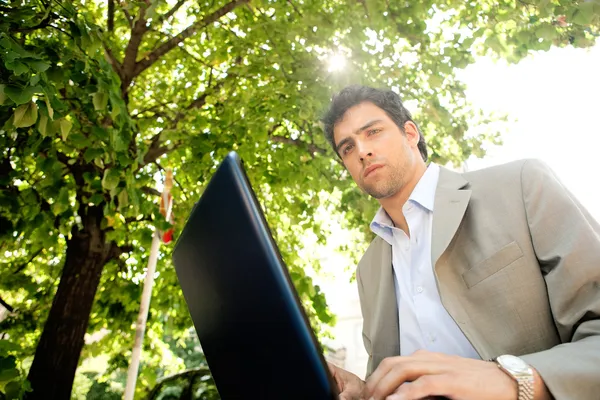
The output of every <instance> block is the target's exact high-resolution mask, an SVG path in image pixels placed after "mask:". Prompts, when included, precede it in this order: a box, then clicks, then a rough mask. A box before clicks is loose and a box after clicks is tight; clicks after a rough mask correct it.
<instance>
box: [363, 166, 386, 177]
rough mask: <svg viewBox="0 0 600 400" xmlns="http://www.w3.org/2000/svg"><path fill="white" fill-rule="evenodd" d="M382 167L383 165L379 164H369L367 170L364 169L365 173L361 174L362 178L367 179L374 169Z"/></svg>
mask: <svg viewBox="0 0 600 400" xmlns="http://www.w3.org/2000/svg"><path fill="white" fill-rule="evenodd" d="M381 167H383V165H381V164H371V165H369V166H368V167H367V169H365V172H364V173H363V177H365V178H366V177H367V176H369V175H370V174H371V172H373V171H375V170H376V169H379V168H381Z"/></svg>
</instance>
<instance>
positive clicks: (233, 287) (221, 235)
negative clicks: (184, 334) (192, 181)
mask: <svg viewBox="0 0 600 400" xmlns="http://www.w3.org/2000/svg"><path fill="white" fill-rule="evenodd" d="M173 262H174V264H175V269H176V271H177V277H178V279H179V283H180V284H181V288H182V290H183V295H184V297H185V301H186V303H187V305H188V308H189V311H190V315H191V317H192V320H193V322H194V326H195V328H196V332H197V333H198V337H199V339H200V343H201V345H202V349H203V351H204V354H205V356H206V361H207V362H208V366H209V368H210V370H211V372H212V375H213V379H214V381H215V384H216V386H217V389H218V391H219V394H220V396H221V398H222V399H223V400H229V399H266V400H268V399H277V400H281V399H292V400H293V399H302V400H307V399H310V400H337V399H338V388H337V385H336V383H335V381H334V380H333V378H332V376H331V374H330V373H329V369H328V367H327V364H326V363H325V360H324V358H323V353H322V350H321V348H320V346H319V343H318V342H317V340H316V338H315V335H314V332H313V331H312V329H311V327H310V325H309V322H308V318H307V317H306V314H305V312H304V309H303V308H302V305H301V303H300V300H299V297H298V294H297V293H296V290H295V288H294V286H293V284H292V281H291V279H290V276H289V273H288V270H287V268H286V266H285V265H284V263H283V261H282V259H281V256H280V253H279V250H278V249H277V246H276V244H275V242H274V241H273V238H272V236H271V233H270V231H269V228H268V225H267V222H266V220H265V218H264V215H263V213H262V212H261V208H260V206H259V203H258V201H257V199H256V196H255V194H254V192H253V190H252V188H251V186H250V183H249V181H248V177H247V176H246V173H245V171H244V169H243V166H242V162H241V160H240V158H239V156H238V155H237V154H236V153H235V152H231V153H229V155H227V157H226V158H225V160H224V161H223V162H222V164H221V165H220V166H219V168H218V169H217V171H216V172H215V174H214V176H213V177H212V179H211V180H210V182H209V184H208V186H207V187H206V190H205V191H204V193H203V194H202V196H201V198H200V200H199V201H198V202H197V203H196V205H195V207H194V209H193V210H192V212H191V214H190V216H189V219H188V221H187V222H186V225H185V227H184V229H183V232H182V233H181V236H180V238H179V240H178V241H177V244H176V246H175V249H174V251H173Z"/></svg>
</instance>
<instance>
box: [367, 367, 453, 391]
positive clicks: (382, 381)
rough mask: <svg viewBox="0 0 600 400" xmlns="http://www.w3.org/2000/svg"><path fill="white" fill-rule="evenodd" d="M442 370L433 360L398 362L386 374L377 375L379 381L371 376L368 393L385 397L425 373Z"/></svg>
mask: <svg viewBox="0 0 600 400" xmlns="http://www.w3.org/2000/svg"><path fill="white" fill-rule="evenodd" d="M440 372H442V370H441V369H440V366H439V365H437V363H433V362H427V361H410V362H397V363H396V364H395V365H394V366H393V367H391V368H390V369H388V370H387V373H386V374H385V375H383V376H381V375H380V377H375V378H378V379H379V380H378V381H375V379H373V380H371V378H369V381H368V382H367V389H366V394H367V396H371V397H373V398H375V399H384V398H385V397H386V396H388V395H390V394H392V393H393V392H394V391H395V390H396V389H398V387H400V385H403V384H404V383H406V382H411V381H415V380H417V379H419V378H420V377H422V376H423V375H433V374H439V373H440ZM367 398H369V397H367Z"/></svg>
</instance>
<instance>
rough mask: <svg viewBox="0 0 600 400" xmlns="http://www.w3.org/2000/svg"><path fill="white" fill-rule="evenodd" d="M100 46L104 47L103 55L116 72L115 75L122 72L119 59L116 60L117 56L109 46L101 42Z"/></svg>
mask: <svg viewBox="0 0 600 400" xmlns="http://www.w3.org/2000/svg"><path fill="white" fill-rule="evenodd" d="M102 46H103V47H104V55H105V56H106V59H107V60H108V63H109V64H110V65H111V67H112V68H113V70H114V71H115V72H116V73H117V75H119V76H121V74H122V73H123V71H122V69H123V66H122V65H121V63H120V62H119V60H117V57H115V55H114V54H113V52H112V50H111V49H110V47H108V45H107V44H106V43H104V42H102Z"/></svg>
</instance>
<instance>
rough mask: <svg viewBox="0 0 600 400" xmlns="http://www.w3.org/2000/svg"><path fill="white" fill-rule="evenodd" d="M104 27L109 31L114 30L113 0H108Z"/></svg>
mask: <svg viewBox="0 0 600 400" xmlns="http://www.w3.org/2000/svg"><path fill="white" fill-rule="evenodd" d="M106 29H108V31H109V32H113V31H114V30H115V0H108V10H107V15H106Z"/></svg>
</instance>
